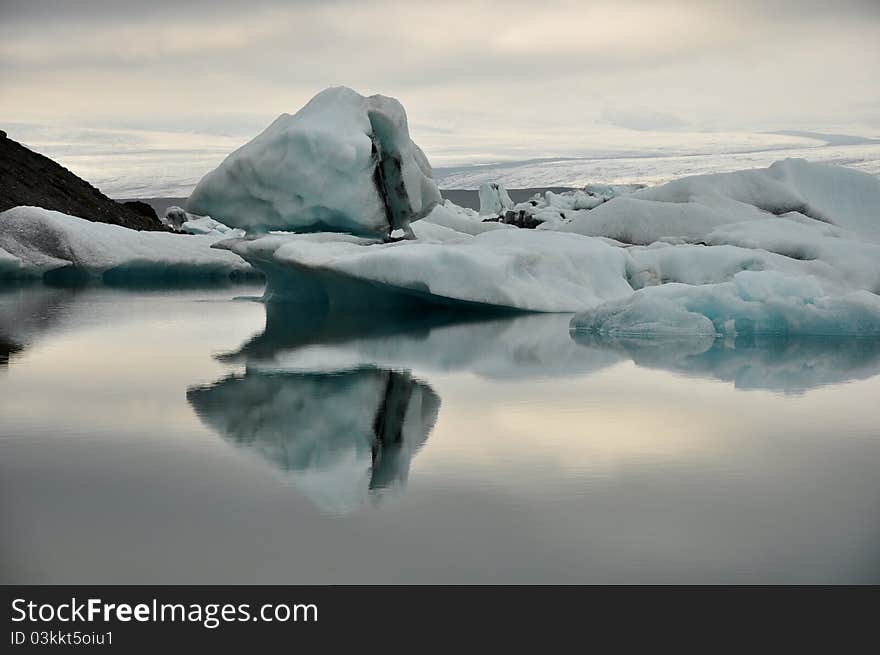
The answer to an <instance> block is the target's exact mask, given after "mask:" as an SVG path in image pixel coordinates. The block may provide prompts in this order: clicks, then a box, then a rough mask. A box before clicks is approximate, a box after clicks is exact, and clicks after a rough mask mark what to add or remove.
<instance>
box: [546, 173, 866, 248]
mask: <svg viewBox="0 0 880 655" xmlns="http://www.w3.org/2000/svg"><path fill="white" fill-rule="evenodd" d="M783 215H785V216H797V217H800V218H801V219H813V220H814V221H818V222H824V223H830V224H832V225H835V226H837V227H840V228H843V229H846V230H849V231H852V232H854V233H858V234H860V235H861V236H862V237H863V238H865V239H868V240H870V241H874V242H880V180H878V179H877V178H876V177H873V176H871V175H868V174H867V173H862V172H861V171H856V170H853V169H849V168H844V167H841V166H831V165H827V164H814V163H809V162H807V161H805V160H802V159H786V160H783V161H778V162H776V163H774V164H772V165H771V166H770V167H768V168H766V169H755V170H744V171H735V172H733V173H716V174H711V175H693V176H690V177H684V178H681V179H678V180H673V181H672V182H668V183H666V184H662V185H660V186H657V187H647V188H643V189H638V190H635V191H633V192H632V193H629V194H626V195H623V196H620V197H616V198H612V199H611V200H610V201H608V202H605V203H603V204H601V205H599V206H598V207H596V208H595V209H593V210H591V211H577V212H572V211H569V212H566V213H565V214H564V215H562V214H560V213H559V212H557V216H545V217H544V218H545V219H546V225H545V226H544V227H545V228H549V229H558V230H562V231H566V232H576V233H578V234H584V235H588V236H605V237H610V238H613V239H616V240H618V241H621V242H625V243H632V244H649V243H652V242H654V241H658V240H660V239H672V240H674V239H680V240H684V241H690V242H695V241H702V240H704V239H705V237H706V236H707V235H708V234H709V233H710V232H712V231H713V230H715V229H716V228H717V227H719V226H721V225H726V224H729V223H741V222H745V221H757V220H771V219H772V218H774V217H775V216H783Z"/></svg>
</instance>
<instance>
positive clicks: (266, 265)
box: [217, 229, 632, 312]
mask: <svg viewBox="0 0 880 655" xmlns="http://www.w3.org/2000/svg"><path fill="white" fill-rule="evenodd" d="M302 236H305V235H302ZM302 236H301V235H285V236H281V235H278V236H276V235H270V236H268V237H263V238H260V239H256V240H245V239H238V240H235V239H232V240H227V241H223V242H221V243H219V244H217V247H220V248H227V249H229V250H232V251H233V252H235V253H237V254H239V255H241V256H242V257H243V258H244V259H246V260H247V261H248V262H250V263H251V264H252V265H253V266H254V267H256V268H258V269H259V270H261V271H264V272H265V273H266V275H267V276H268V287H267V297H268V298H269V299H286V300H298V301H302V302H306V301H307V302H315V301H322V302H325V303H330V304H334V305H347V304H361V305H368V306H370V307H376V306H378V305H379V304H389V302H395V303H397V302H412V301H413V300H421V301H426V302H430V303H440V304H452V305H471V306H474V305H476V306H483V307H504V308H513V309H519V310H525V311H544V312H571V311H578V310H581V309H584V308H586V307H591V306H594V305H596V304H598V303H600V302H602V301H604V300H608V299H612V298H620V297H623V296H626V295H629V294H630V293H631V292H632V288H631V287H630V285H629V284H628V283H627V281H626V279H625V270H626V255H625V253H624V252H623V250H621V249H620V248H615V247H613V246H610V245H608V244H606V243H604V242H602V241H600V240H598V239H590V238H586V237H581V236H578V235H572V234H558V233H554V232H534V231H532V230H517V229H509V230H494V231H491V232H484V233H482V234H478V235H476V236H473V237H466V236H464V237H462V238H460V239H455V240H448V241H442V242H424V241H421V240H419V241H403V242H399V243H391V244H383V243H372V244H370V243H369V242H366V241H364V240H361V241H360V242H358V241H357V240H355V239H354V238H352V237H349V238H347V239H332V240H331V239H328V238H327V237H330V236H332V235H322V237H323V239H322V241H318V240H315V239H306V238H302Z"/></svg>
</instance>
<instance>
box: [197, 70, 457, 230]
mask: <svg viewBox="0 0 880 655" xmlns="http://www.w3.org/2000/svg"><path fill="white" fill-rule="evenodd" d="M439 202H440V192H439V191H438V190H437V186H436V185H435V184H434V181H433V179H432V174H431V166H430V164H429V163H428V160H427V158H426V157H425V155H424V154H423V153H422V151H421V150H420V149H419V147H418V146H417V145H416V144H415V143H413V142H412V140H411V139H410V137H409V128H408V127H407V119H406V112H405V111H404V109H403V106H402V105H401V104H400V103H399V102H398V101H397V100H395V99H394V98H388V97H385V96H380V95H375V96H370V97H368V98H367V97H364V96H362V95H360V94H358V93H357V92H355V91H352V90H351V89H349V88H346V87H335V88H331V89H326V90H325V91H322V92H321V93H319V94H318V95H316V96H315V97H314V98H312V100H311V101H309V103H308V104H307V105H306V106H305V107H303V108H302V109H300V110H299V111H298V112H297V113H296V114H294V115H292V116H291V115H289V114H282V115H281V116H279V117H278V118H277V119H276V120H275V122H273V123H272V124H271V125H270V126H269V127H268V128H266V130H265V131H264V132H262V133H261V134H260V135H258V136H257V137H255V138H254V139H253V140H252V141H250V142H249V143H247V144H245V145H244V146H242V147H241V148H239V149H238V150H236V151H235V152H233V153H232V154H231V155H229V156H228V157H227V158H226V159H225V160H224V161H223V163H221V164H220V166H218V167H217V168H216V169H215V170H214V171H212V172H210V173H208V174H207V175H206V176H205V177H204V178H202V180H201V181H200V182H199V184H198V185H197V186H196V188H195V189H194V190H193V192H192V195H191V196H190V197H189V201H188V202H187V207H186V209H187V211H189V212H193V213H195V214H200V215H208V216H211V217H212V218H213V219H215V220H218V221H220V222H222V223H225V224H226V225H229V226H231V227H240V228H244V229H246V230H247V231H248V232H259V231H269V230H291V231H297V232H305V231H322V230H324V231H341V232H350V233H353V234H359V235H384V234H388V233H390V232H392V231H393V230H396V229H399V228H400V229H406V228H407V226H408V225H409V223H410V222H412V221H415V220H417V219H419V218H421V217H423V216H424V215H426V214H427V213H428V212H429V211H430V210H431V209H432V208H433V206H434V205H436V204H438V203H439Z"/></svg>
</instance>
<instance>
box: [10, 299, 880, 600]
mask: <svg viewBox="0 0 880 655" xmlns="http://www.w3.org/2000/svg"><path fill="white" fill-rule="evenodd" d="M260 292H261V290H260V289H259V288H258V287H245V286H238V287H225V288H213V289H199V288H196V289H177V290H173V291H167V290H165V291H154V290H153V291H151V290H145V291H131V290H114V289H106V288H97V289H59V288H49V287H44V286H39V285H36V286H25V287H21V288H13V289H10V288H7V289H3V290H0V535H2V541H0V582H3V583H67V582H72V583H199V582H202V583H227V582H228V583H373V582H377V583H392V582H403V583H417V582H434V583H478V582H487V583H505V582H511V583H512V582H520V583H568V582H611V583H624V582H625V583H638V582H641V583H658V582H681V583H711V582H794V583H820V582H837V583H844V582H851V583H867V582H872V583H878V582H880V342H878V341H870V340H845V341H833V340H824V341H823V340H796V341H791V340H790V341H779V340H769V341H763V342H760V341H759V342H746V343H742V342H723V341H720V342H719V341H715V342H713V341H708V342H707V341H700V340H693V339H691V340H683V341H678V342H676V341H630V342H626V341H597V340H596V339H591V338H584V337H582V338H578V339H573V338H572V337H571V336H570V335H569V333H568V329H567V324H568V317H567V316H521V317H504V318H491V319H488V318H487V319H483V320H476V319H474V318H473V317H471V318H469V319H468V320H463V317H450V316H439V317H434V316H430V317H423V318H420V319H419V320H408V321H403V320H399V321H398V320H385V319H383V318H381V317H375V316H373V317H368V316H356V317H339V316H326V315H324V314H322V313H321V312H320V311H318V310H315V311H309V312H305V311H303V310H302V309H297V308H295V307H274V308H270V309H269V310H267V308H266V307H264V306H263V305H262V304H260V303H257V302H254V301H252V300H248V299H247V298H246V297H249V296H250V297H252V296H257V295H259V294H260Z"/></svg>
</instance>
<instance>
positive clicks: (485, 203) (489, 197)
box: [479, 182, 513, 216]
mask: <svg viewBox="0 0 880 655" xmlns="http://www.w3.org/2000/svg"><path fill="white" fill-rule="evenodd" d="M479 197H480V216H499V215H501V214H503V213H504V212H506V211H507V210H509V209H513V200H511V199H510V196H509V195H508V194H507V189H505V188H504V185H502V184H498V183H497V182H486V183H485V184H481V185H480V190H479Z"/></svg>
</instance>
